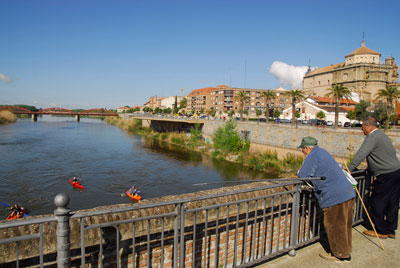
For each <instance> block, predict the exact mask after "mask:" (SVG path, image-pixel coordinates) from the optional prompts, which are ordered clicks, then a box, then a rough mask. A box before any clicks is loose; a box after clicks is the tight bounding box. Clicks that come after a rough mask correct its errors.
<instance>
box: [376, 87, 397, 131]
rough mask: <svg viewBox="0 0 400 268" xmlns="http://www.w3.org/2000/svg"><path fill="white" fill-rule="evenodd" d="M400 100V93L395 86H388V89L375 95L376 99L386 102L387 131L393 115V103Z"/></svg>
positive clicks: (381, 90)
mask: <svg viewBox="0 0 400 268" xmlns="http://www.w3.org/2000/svg"><path fill="white" fill-rule="evenodd" d="M399 98H400V91H399V89H398V88H397V87H395V86H389V85H387V86H386V89H380V90H378V92H377V93H376V94H375V99H377V100H381V99H383V100H386V122H385V129H386V130H387V129H389V121H390V115H391V114H392V106H393V101H395V100H397V99H399Z"/></svg>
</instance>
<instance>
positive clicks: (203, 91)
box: [186, 87, 216, 113]
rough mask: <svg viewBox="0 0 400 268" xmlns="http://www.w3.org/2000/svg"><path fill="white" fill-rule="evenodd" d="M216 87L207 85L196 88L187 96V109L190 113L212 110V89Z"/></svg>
mask: <svg viewBox="0 0 400 268" xmlns="http://www.w3.org/2000/svg"><path fill="white" fill-rule="evenodd" d="M215 89H216V88H215V87H206V88H199V89H195V90H193V91H192V92H190V93H189V94H188V95H187V96H186V100H187V106H186V111H187V112H188V113H206V112H208V111H210V109H211V107H212V103H211V102H212V101H211V91H213V90H215Z"/></svg>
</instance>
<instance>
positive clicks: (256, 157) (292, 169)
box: [105, 117, 304, 176]
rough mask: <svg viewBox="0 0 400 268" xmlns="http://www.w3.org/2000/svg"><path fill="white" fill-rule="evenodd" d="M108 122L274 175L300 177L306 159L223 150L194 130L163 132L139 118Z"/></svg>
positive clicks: (270, 153) (289, 155)
mask: <svg viewBox="0 0 400 268" xmlns="http://www.w3.org/2000/svg"><path fill="white" fill-rule="evenodd" d="M105 122H107V123H109V124H112V125H115V126H117V127H119V128H121V129H123V130H125V131H127V132H130V133H134V134H139V135H142V136H145V137H147V138H152V139H154V140H158V141H160V142H168V143H171V144H175V145H178V146H181V147H184V148H185V149H187V150H192V151H198V152H201V153H204V154H206V155H209V156H210V157H213V158H216V159H218V160H226V161H230V162H235V163H239V164H241V165H244V166H246V167H249V168H252V169H255V170H258V171H260V172H268V173H274V174H279V175H280V176H296V174H297V170H298V169H299V168H300V167H301V165H302V163H303V160H304V159H303V157H302V156H299V155H295V154H287V155H286V156H285V157H283V158H282V159H280V158H278V154H277V152H276V151H266V152H264V153H262V154H256V153H250V152H249V150H248V148H247V149H244V150H240V151H237V152H229V151H223V150H220V149H218V146H216V144H211V143H207V142H205V141H204V140H203V139H201V133H200V132H198V131H196V129H193V131H192V132H191V133H190V135H189V134H187V133H176V132H170V133H159V132H155V131H153V130H152V129H151V128H143V127H142V121H141V120H138V119H133V118H132V119H123V118H120V117H108V118H106V119H105ZM236 134H237V133H236Z"/></svg>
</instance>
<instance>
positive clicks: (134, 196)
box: [125, 190, 142, 202]
mask: <svg viewBox="0 0 400 268" xmlns="http://www.w3.org/2000/svg"><path fill="white" fill-rule="evenodd" d="M125 194H126V196H128V197H129V198H130V199H132V200H133V201H135V202H139V200H141V199H142V197H141V196H140V195H138V194H133V195H131V193H130V190H128V191H126V192H125Z"/></svg>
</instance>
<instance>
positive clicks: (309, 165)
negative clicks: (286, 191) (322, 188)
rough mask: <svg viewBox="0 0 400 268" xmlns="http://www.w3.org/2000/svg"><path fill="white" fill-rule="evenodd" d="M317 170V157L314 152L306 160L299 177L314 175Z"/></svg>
mask: <svg viewBox="0 0 400 268" xmlns="http://www.w3.org/2000/svg"><path fill="white" fill-rule="evenodd" d="M316 171H317V159H316V158H315V156H314V155H313V154H309V155H308V156H307V157H306V159H305V160H304V163H303V165H302V166H301V169H300V170H299V173H297V176H298V177H299V178H306V177H314V176H315V174H316Z"/></svg>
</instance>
